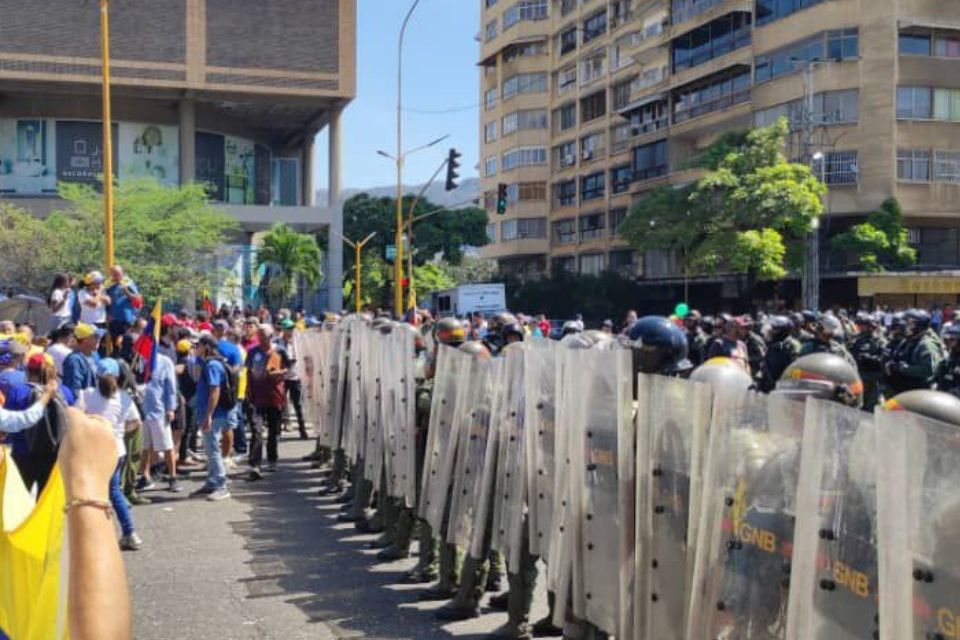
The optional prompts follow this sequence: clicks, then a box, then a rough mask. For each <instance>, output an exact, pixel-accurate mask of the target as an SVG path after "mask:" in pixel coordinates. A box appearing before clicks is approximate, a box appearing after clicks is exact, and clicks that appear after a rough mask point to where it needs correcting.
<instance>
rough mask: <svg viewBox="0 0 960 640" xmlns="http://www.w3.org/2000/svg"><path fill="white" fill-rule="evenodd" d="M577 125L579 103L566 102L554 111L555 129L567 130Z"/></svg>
mask: <svg viewBox="0 0 960 640" xmlns="http://www.w3.org/2000/svg"><path fill="white" fill-rule="evenodd" d="M575 126H577V103H576V102H571V103H570V104H565V105H563V106H562V107H560V108H559V109H557V110H556V111H554V112H553V128H554V130H555V131H558V132H559V131H566V130H567V129H571V128H573V127H575Z"/></svg>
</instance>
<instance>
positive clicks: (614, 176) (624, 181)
mask: <svg viewBox="0 0 960 640" xmlns="http://www.w3.org/2000/svg"><path fill="white" fill-rule="evenodd" d="M631 182H633V168H632V167H631V166H630V165H628V164H623V165H620V166H618V167H613V168H612V169H610V188H611V189H612V190H613V192H614V193H623V192H624V191H627V190H628V189H630V183H631ZM611 228H613V227H612V225H611Z"/></svg>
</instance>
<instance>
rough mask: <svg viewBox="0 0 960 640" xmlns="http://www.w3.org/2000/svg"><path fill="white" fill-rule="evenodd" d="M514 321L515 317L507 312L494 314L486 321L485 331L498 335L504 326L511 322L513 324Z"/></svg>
mask: <svg viewBox="0 0 960 640" xmlns="http://www.w3.org/2000/svg"><path fill="white" fill-rule="evenodd" d="M516 321H517V318H516V316H514V315H513V314H512V313H509V312H507V311H501V312H500V313H495V314H493V317H492V318H490V319H489V320H488V321H487V331H489V332H492V333H500V332H501V331H502V330H503V328H504V327H505V326H507V325H508V324H510V323H512V322H514V323H515V322H516Z"/></svg>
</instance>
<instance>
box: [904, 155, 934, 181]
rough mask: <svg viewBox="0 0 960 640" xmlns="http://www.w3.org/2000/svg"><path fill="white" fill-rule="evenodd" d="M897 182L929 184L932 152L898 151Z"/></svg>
mask: <svg viewBox="0 0 960 640" xmlns="http://www.w3.org/2000/svg"><path fill="white" fill-rule="evenodd" d="M897 180H903V181H905V182H929V181H930V152H929V151H927V150H926V149H898V150H897Z"/></svg>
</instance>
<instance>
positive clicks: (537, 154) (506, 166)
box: [501, 147, 547, 171]
mask: <svg viewBox="0 0 960 640" xmlns="http://www.w3.org/2000/svg"><path fill="white" fill-rule="evenodd" d="M546 163H547V150H546V148H544V147H521V148H519V149H511V150H510V151H507V152H506V153H504V154H503V160H502V162H501V164H502V165H503V170H504V171H510V170H511V169H516V168H517V167H529V166H535V165H540V164H546Z"/></svg>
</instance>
